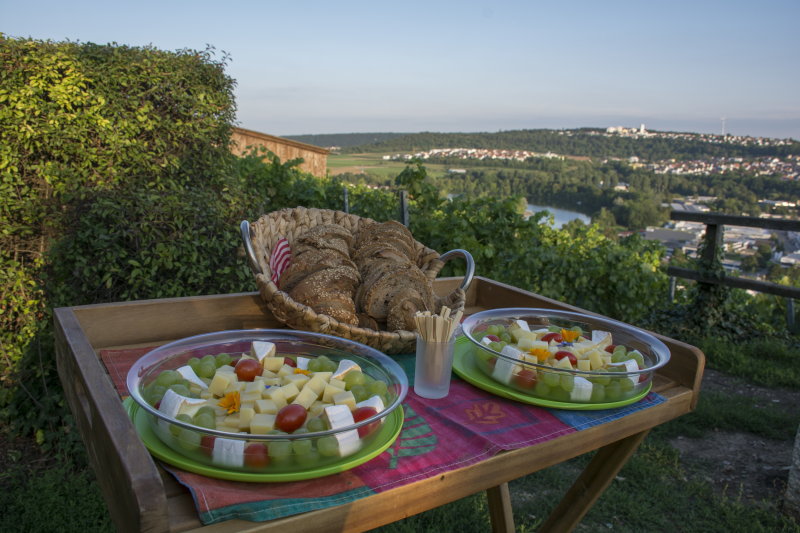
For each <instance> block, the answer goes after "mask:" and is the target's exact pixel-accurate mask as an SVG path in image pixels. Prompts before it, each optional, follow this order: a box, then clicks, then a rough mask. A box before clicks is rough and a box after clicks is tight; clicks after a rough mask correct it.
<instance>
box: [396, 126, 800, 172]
mask: <svg viewBox="0 0 800 533" xmlns="http://www.w3.org/2000/svg"><path fill="white" fill-rule="evenodd" d="M558 133H559V134H561V135H567V136H570V135H575V134H576V132H575V131H574V130H561V131H559V132H558ZM581 133H582V134H584V135H586V134H589V135H602V136H622V137H642V138H643V137H653V138H664V139H673V140H674V139H684V140H701V141H704V142H708V143H714V144H722V143H727V144H738V145H742V146H783V145H788V144H789V143H791V142H792V141H791V140H788V139H771V138H766V137H748V136H740V135H713V134H702V133H675V132H660V131H659V132H651V131H648V130H647V129H645V127H644V125H641V126H640V127H639V128H625V127H622V126H614V127H610V128H607V129H606V130H605V131H602V130H597V131H592V130H590V131H588V132H587V131H582V132H581ZM565 157H569V156H566V155H562V154H555V153H552V152H545V153H542V152H532V151H528V150H499V149H486V148H434V149H431V150H425V151H420V152H416V153H414V154H392V155H384V156H383V159H384V160H392V161H398V160H400V161H403V160H405V161H408V160H411V159H415V158H416V159H421V160H427V159H436V158H450V159H463V160H469V159H475V160H513V161H520V162H522V161H525V160H527V159H530V158H558V159H564V158H565ZM628 162H629V163H630V164H631V165H632V166H634V167H644V168H647V169H650V170H652V171H653V172H655V173H656V174H697V175H700V174H705V175H713V174H723V173H726V172H737V171H739V172H745V173H750V174H753V175H755V176H777V177H780V178H784V179H789V180H797V179H800V156H797V155H788V156H786V157H784V158H779V157H756V158H742V157H712V158H705V159H690V160H676V159H670V160H666V161H645V160H642V159H641V158H640V157H637V156H633V157H630V158H628Z"/></svg>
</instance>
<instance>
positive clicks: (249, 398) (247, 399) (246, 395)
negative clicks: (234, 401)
mask: <svg viewBox="0 0 800 533" xmlns="http://www.w3.org/2000/svg"><path fill="white" fill-rule="evenodd" d="M260 399H261V392H260V391H258V392H255V391H254V392H242V393H240V394H239V401H240V402H241V403H243V404H244V403H255V402H256V400H260Z"/></svg>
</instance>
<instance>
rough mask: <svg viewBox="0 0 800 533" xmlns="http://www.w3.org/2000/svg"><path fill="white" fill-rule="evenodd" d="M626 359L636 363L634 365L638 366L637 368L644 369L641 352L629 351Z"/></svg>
mask: <svg viewBox="0 0 800 533" xmlns="http://www.w3.org/2000/svg"><path fill="white" fill-rule="evenodd" d="M628 358H629V359H633V360H634V361H636V364H637V365H639V368H644V356H643V355H642V354H641V352H639V350H631V351H630V352H628Z"/></svg>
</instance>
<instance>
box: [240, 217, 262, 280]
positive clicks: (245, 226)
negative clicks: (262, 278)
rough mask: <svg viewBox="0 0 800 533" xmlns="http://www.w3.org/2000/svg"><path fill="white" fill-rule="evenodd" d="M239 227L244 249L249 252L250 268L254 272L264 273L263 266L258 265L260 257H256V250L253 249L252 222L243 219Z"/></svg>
mask: <svg viewBox="0 0 800 533" xmlns="http://www.w3.org/2000/svg"><path fill="white" fill-rule="evenodd" d="M239 229H240V230H241V231H242V242H243V243H244V251H245V253H246V254H247V262H248V263H249V264H250V270H252V271H253V274H262V273H263V272H261V267H260V266H258V259H256V252H255V250H253V240H252V235H251V233H250V222H248V221H247V220H242V223H241V224H240V225H239Z"/></svg>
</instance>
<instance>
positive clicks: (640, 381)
mask: <svg viewBox="0 0 800 533" xmlns="http://www.w3.org/2000/svg"><path fill="white" fill-rule="evenodd" d="M645 381H647V374H639V383H644V382H645Z"/></svg>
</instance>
